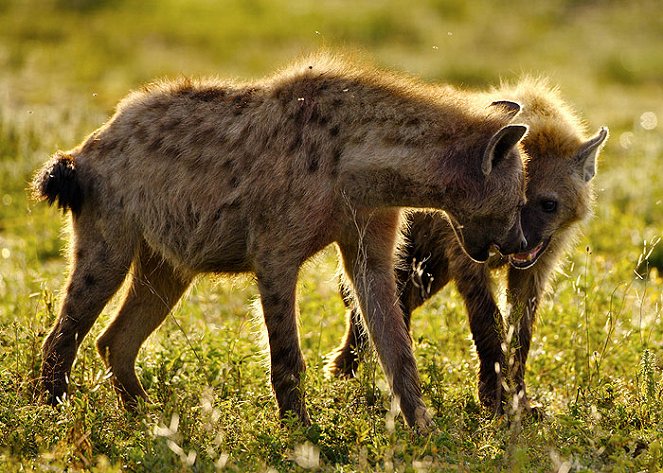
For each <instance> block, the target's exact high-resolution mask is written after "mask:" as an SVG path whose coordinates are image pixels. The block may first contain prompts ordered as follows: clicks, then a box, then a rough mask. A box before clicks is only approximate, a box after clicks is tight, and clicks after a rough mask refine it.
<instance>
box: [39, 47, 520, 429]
mask: <svg viewBox="0 0 663 473" xmlns="http://www.w3.org/2000/svg"><path fill="white" fill-rule="evenodd" d="M512 118H513V117H512V115H511V114H508V113H505V111H504V110H502V109H501V108H500V107H489V106H485V105H479V104H477V103H475V102H473V101H472V100H469V99H468V97H467V96H466V95H465V94H462V93H459V92H456V91H454V90H452V89H449V90H447V91H443V90H442V89H438V88H435V87H431V86H429V85H425V84H422V83H420V82H418V81H417V80H415V79H412V78H409V77H404V76H402V75H399V74H394V73H386V72H384V71H379V70H377V69H375V68H373V67H370V66H361V65H356V64H354V63H352V62H351V61H348V60H344V59H340V58H337V57H334V56H331V55H328V54H323V55H319V56H314V57H309V58H306V59H304V60H303V61H300V62H298V63H296V64H295V65H293V66H291V67H289V68H287V69H285V70H283V71H281V72H279V73H277V74H276V75H274V76H272V77H269V78H267V79H264V80H260V81H256V82H250V83H231V82H225V81H221V80H178V81H174V82H158V83H154V84H151V85H149V86H147V87H145V88H143V89H142V90H139V91H136V92H133V93H132V94H130V95H129V96H128V97H127V98H126V99H124V100H123V101H122V102H120V104H119V105H118V108H117V112H116V113H115V115H114V116H113V117H112V118H111V119H110V120H109V121H108V123H106V124H105V125H104V126H102V127H101V128H99V129H98V130H97V131H95V132H94V133H92V134H91V135H90V137H88V139H87V140H85V141H84V142H83V143H82V144H81V145H80V146H78V147H77V148H75V149H73V150H71V151H68V152H58V153H56V154H55V156H54V157H53V159H52V160H51V161H50V162H49V163H47V164H46V166H45V168H44V170H42V171H41V172H40V173H38V175H37V177H36V180H35V189H36V192H37V194H38V195H39V196H41V197H43V198H46V199H49V200H50V201H58V202H59V203H60V204H62V206H64V207H65V208H67V207H69V208H71V209H72V210H74V212H73V251H72V269H71V275H70V278H69V282H68V283H67V288H66V296H65V300H64V303H63V305H62V309H61V311H60V315H59V317H58V320H57V321H56V323H55V326H54V327H53V329H52V331H51V333H50V334H49V336H48V337H47V339H46V341H45V343H44V348H43V355H44V356H43V360H44V361H43V367H42V380H43V383H44V387H45V390H46V393H47V400H48V402H51V403H57V401H58V399H59V398H61V397H62V396H63V395H64V393H65V392H66V390H67V381H66V380H67V379H68V374H69V372H70V370H71V366H72V363H73V360H74V358H75V355H76V350H77V348H78V346H79V344H80V343H81V341H82V340H83V338H84V336H85V335H86V334H87V333H88V331H89V329H90V327H91V326H92V324H93V323H94V321H95V320H96V318H97V316H98V315H99V312H100V311H101V310H102V309H103V307H104V306H105V304H106V302H107V301H108V300H109V299H110V297H112V296H113V294H115V293H116V291H117V290H118V288H119V287H120V286H121V284H122V282H123V280H124V279H125V276H126V275H127V274H128V273H129V270H130V268H131V267H133V270H132V271H131V275H130V278H131V286H130V289H129V290H128V292H127V295H126V297H125V301H124V304H123V306H122V308H121V309H120V311H119V313H118V315H117V316H116V318H115V319H114V320H113V322H112V323H111V324H110V326H109V327H108V328H107V329H106V330H105V331H104V333H103V334H102V335H101V337H100V338H99V339H98V341H97V347H98V349H99V352H100V353H101V355H102V357H103V358H104V360H105V362H106V363H107V365H108V367H109V368H110V370H111V371H112V373H113V379H114V382H115V385H116V387H117V389H118V391H119V393H120V394H121V396H122V398H123V400H124V401H125V403H126V404H127V405H129V406H130V405H132V404H133V403H134V402H135V400H136V399H137V398H140V397H143V398H146V393H145V391H144V390H143V388H142V386H141V384H140V382H139V380H138V378H137V377H136V374H135V372H134V364H135V359H136V355H137V353H138V351H139V348H140V346H141V345H142V343H143V342H144V340H145V339H146V338H147V337H148V336H149V334H150V333H152V331H154V330H155V329H156V328H157V327H158V326H159V325H160V324H161V322H162V321H163V320H164V318H165V317H166V315H167V314H168V312H169V311H170V309H171V308H172V306H173V305H174V304H175V303H176V302H177V300H178V299H179V298H180V296H181V295H182V293H183V292H184V291H185V290H186V288H187V286H188V285H189V284H190V282H191V280H192V278H193V277H194V276H195V275H197V274H199V273H206V272H211V273H228V274H232V273H241V272H252V273H254V274H255V276H256V279H257V283H258V287H259V290H260V296H261V304H262V308H263V314H264V319H265V323H266V326H267V332H268V336H269V343H270V357H271V380H272V384H273V387H274V391H275V394H276V398H277V401H278V405H279V409H280V413H281V415H282V416H285V415H287V414H288V413H293V414H295V415H296V416H298V417H299V418H300V419H301V420H302V421H303V422H308V420H309V419H308V414H307V411H306V408H305V403H304V394H303V389H302V386H301V385H300V384H301V383H300V380H301V379H302V377H301V376H302V373H303V372H304V371H305V369H306V365H305V363H304V359H303V356H302V353H301V350H300V348H299V335H298V329H297V322H296V312H297V308H296V300H295V288H296V281H297V275H298V270H299V267H300V266H301V264H302V263H303V262H304V261H305V260H306V259H308V258H309V257H310V256H312V255H313V254H315V253H316V252H318V251H319V250H321V249H322V248H324V247H325V246H327V245H329V244H330V243H332V242H336V243H337V245H338V247H339V250H340V254H341V256H342V259H343V264H344V268H345V271H346V274H347V277H348V280H349V281H351V284H352V289H353V291H354V292H355V293H356V296H357V298H358V300H359V304H360V307H361V308H362V312H363V314H364V317H365V319H366V322H367V326H368V329H369V334H370V336H371V338H372V340H373V341H374V343H375V345H376V346H377V350H378V353H379V357H380V360H381V364H382V366H383V368H384V371H385V373H386V376H387V379H388V381H389V383H390V385H391V387H392V389H393V392H394V395H395V396H396V398H397V399H398V400H399V402H400V407H401V409H402V412H403V414H404V416H405V418H406V420H407V422H408V423H409V424H410V425H412V426H419V427H421V428H425V427H426V426H427V425H428V423H429V418H428V416H427V414H426V409H425V407H424V404H423V401H422V400H421V390H420V386H419V377H418V374H417V369H416V366H415V362H414V357H413V355H412V351H411V346H410V339H409V335H408V333H407V330H406V327H405V324H404V323H403V316H402V313H401V310H400V309H399V307H398V304H397V303H396V283H395V278H394V275H393V271H392V270H391V268H392V267H393V264H394V262H393V254H394V246H395V241H396V238H397V234H398V232H397V229H398V227H399V221H400V211H399V209H398V207H401V206H416V207H433V208H440V209H444V210H447V211H449V212H450V213H452V214H453V215H455V216H457V218H458V220H459V221H460V223H461V224H464V222H465V221H467V222H470V223H472V224H475V225H481V224H482V219H483V220H485V221H489V222H490V225H492V227H491V228H492V229H493V230H492V233H491V234H487V235H485V238H484V239H482V240H480V241H479V240H476V239H473V240H472V241H473V242H474V243H473V244H474V245H475V247H468V248H467V251H468V253H470V254H472V253H477V251H478V250H482V249H483V248H484V247H487V246H488V245H489V244H490V243H492V242H496V243H499V244H504V245H509V244H510V242H509V241H504V240H505V239H506V237H507V236H508V235H509V231H510V229H512V228H515V229H516V230H517V232H516V233H517V234H519V235H520V238H521V239H522V231H521V230H520V225H519V223H518V224H517V225H516V224H514V222H518V219H517V207H518V204H519V203H520V202H522V201H523V199H524V195H523V189H524V183H523V171H522V164H521V157H520V155H519V151H518V148H517V146H516V145H517V142H518V140H519V139H520V137H521V136H522V133H523V132H524V130H525V127H523V126H517V125H510V124H509V123H510V122H511V120H512ZM505 131H506V133H505ZM503 134H504V136H505V140H507V141H506V143H507V146H499V147H497V148H496V149H499V150H500V152H497V151H495V152H494V153H493V152H487V149H488V143H489V142H490V141H491V140H492V139H493V137H494V136H502V135H503ZM500 139H501V138H500ZM486 163H488V164H490V165H491V167H492V171H491V172H490V173H489V174H488V175H484V173H483V172H482V171H481V169H482V166H484V167H485V165H486ZM63 167H66V169H63ZM52 176H62V177H63V178H62V179H59V180H58V181H57V186H55V187H54V186H53V182H52V179H53V177H52ZM72 188H76V189H78V190H79V191H80V192H76V193H71V192H69V193H68V190H69V189H72ZM45 189H49V191H48V192H45V191H44V190H45ZM63 196H67V197H64V198H63ZM497 196H499V198H500V199H501V202H500V205H492V204H491V206H489V208H490V210H489V211H488V212H486V206H485V205H484V204H483V201H484V199H485V200H487V201H488V202H490V203H494V201H495V199H496V198H497ZM58 199H59V200H58ZM477 217H480V218H477ZM496 222H497V223H496ZM470 223H468V224H467V225H465V229H467V228H469V227H470ZM516 236H517V235H516ZM518 241H519V240H518Z"/></svg>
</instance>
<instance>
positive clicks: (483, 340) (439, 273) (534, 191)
mask: <svg viewBox="0 0 663 473" xmlns="http://www.w3.org/2000/svg"><path fill="white" fill-rule="evenodd" d="M505 97H506V98H509V99H512V100H517V101H519V102H520V103H522V105H523V112H522V114H521V116H520V119H522V120H523V121H524V122H525V123H526V124H527V125H529V127H530V128H529V133H528V134H527V136H526V137H525V138H524V139H523V146H524V148H525V150H526V152H527V155H528V156H529V161H528V163H527V192H526V195H527V203H526V205H525V206H524V207H523V209H522V213H521V219H522V226H523V231H524V233H525V237H526V239H527V248H525V249H524V251H520V252H518V253H517V254H513V255H511V256H510V257H508V258H507V257H499V256H495V257H493V258H492V259H490V260H489V262H488V264H485V265H481V264H477V263H475V262H473V261H472V260H470V259H469V258H467V257H466V256H465V254H463V252H462V251H460V248H459V246H458V242H457V241H456V238H455V237H454V232H453V230H452V228H451V227H450V225H449V223H448V221H447V220H446V219H445V218H444V217H443V216H442V215H441V214H440V213H439V212H426V211H413V212H409V213H408V214H407V216H406V218H405V221H406V225H405V226H404V228H403V233H404V239H403V241H404V243H403V245H402V246H401V248H400V254H399V256H398V261H397V265H396V277H397V283H398V294H399V298H400V303H401V307H402V309H403V312H404V316H405V323H406V325H407V326H408V328H409V326H410V315H411V313H412V311H413V310H414V309H416V308H417V307H419V306H420V305H422V304H423V303H424V302H425V301H426V300H428V299H429V298H430V297H432V296H433V295H434V294H435V293H437V292H438V291H439V290H441V289H442V288H443V287H444V286H446V284H447V283H448V282H449V281H451V280H453V281H454V282H455V283H456V287H457V288H458V291H459V292H460V294H461V295H462V297H463V299H464V300H465V305H466V307H467V311H468V314H469V321H470V328H471V330H472V336H473V338H474V342H475V346H476V348H477V352H478V355H479V360H480V368H479V397H480V399H481V401H482V403H483V404H484V405H486V406H487V407H489V408H491V409H494V410H496V411H500V410H501V409H502V407H503V404H502V400H504V399H505V394H506V393H505V392H504V390H503V389H502V383H501V376H500V374H501V373H503V372H504V371H505V369H504V368H505V366H504V352H503V349H502V347H501V343H502V342H503V341H504V338H505V337H504V336H503V334H504V333H505V331H508V327H504V326H503V324H504V322H505V320H503V317H502V314H501V313H500V310H499V309H498V306H497V304H496V302H495V298H494V296H493V294H492V281H491V274H490V273H491V269H496V268H502V267H504V266H506V265H507V264H509V263H510V266H509V267H508V270H507V271H506V272H500V273H499V274H500V275H503V276H504V277H505V279H506V281H505V282H506V287H507V296H508V301H509V303H510V307H511V313H510V314H509V315H508V316H507V317H506V323H508V324H513V325H514V327H515V328H517V330H516V331H515V340H514V347H515V369H514V370H512V371H513V373H512V375H513V380H512V381H513V386H512V389H514V390H515V392H517V393H522V394H521V395H522V399H521V401H522V402H521V405H523V406H525V407H526V408H528V406H529V403H528V400H527V398H526V396H525V382H524V372H525V362H526V360H527V354H528V351H529V347H530V341H531V335H532V326H533V322H534V317H535V313H536V309H537V307H538V304H539V302H540V300H541V296H542V294H543V292H544V290H545V288H546V285H547V283H548V280H549V278H550V275H551V273H552V272H553V270H554V268H555V267H556V265H557V263H558V262H559V260H560V258H561V256H562V255H563V253H564V249H565V248H566V247H567V246H568V245H569V243H570V242H571V241H573V239H574V235H575V234H576V233H577V230H578V229H579V226H580V225H579V224H580V223H581V222H582V221H583V220H585V219H586V217H587V216H588V214H589V213H590V209H591V205H592V202H593V194H592V189H591V180H592V178H593V177H594V174H595V170H596V158H597V155H598V153H599V151H600V149H601V147H602V146H603V144H604V142H605V140H606V138H607V136H608V130H607V128H605V127H603V128H601V129H600V130H599V131H598V133H597V134H596V135H594V136H593V137H591V138H587V136H586V134H585V128H584V126H583V125H582V124H581V122H580V120H579V119H578V118H577V116H576V114H575V113H573V112H572V111H571V109H570V108H569V107H568V105H566V104H565V103H564V102H563V101H562V99H561V98H560V97H559V94H558V93H557V91H556V90H554V89H552V88H551V87H550V86H549V85H548V84H547V83H546V82H545V81H541V80H532V79H526V80H523V81H521V82H520V83H518V84H516V85H515V86H507V85H505V86H503V87H501V88H499V89H495V90H493V91H491V92H490V93H481V94H477V95H476V97H475V98H476V100H478V101H480V102H484V103H490V101H491V100H496V99H498V98H505ZM344 300H345V302H346V305H347V306H348V307H352V305H353V302H352V298H351V296H350V294H348V293H347V292H345V293H344ZM348 320H349V324H348V330H347V333H346V336H345V339H344V342H343V344H342V345H341V346H340V347H339V349H338V350H337V351H336V352H335V353H334V354H333V355H332V358H331V361H330V364H329V367H328V368H329V370H330V371H331V372H332V373H333V374H335V375H337V376H344V377H351V376H354V372H355V370H356V369H357V368H358V364H359V359H360V358H359V353H360V351H361V347H362V346H365V344H366V335H365V333H364V332H363V330H361V327H360V320H359V315H358V313H357V310H356V309H350V311H349V317H348ZM496 363H498V364H499V365H500V369H499V370H496Z"/></svg>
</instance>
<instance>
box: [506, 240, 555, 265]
mask: <svg viewBox="0 0 663 473" xmlns="http://www.w3.org/2000/svg"><path fill="white" fill-rule="evenodd" d="M549 242H550V239H548V240H544V241H542V242H541V243H539V244H538V245H536V247H534V248H533V249H532V250H530V251H526V252H523V253H515V254H512V255H509V262H510V263H511V266H513V267H514V268H518V269H527V268H529V267H530V266H532V265H534V263H536V261H537V260H538V259H539V257H540V256H541V255H542V254H543V252H544V251H546V248H547V247H548V243H549Z"/></svg>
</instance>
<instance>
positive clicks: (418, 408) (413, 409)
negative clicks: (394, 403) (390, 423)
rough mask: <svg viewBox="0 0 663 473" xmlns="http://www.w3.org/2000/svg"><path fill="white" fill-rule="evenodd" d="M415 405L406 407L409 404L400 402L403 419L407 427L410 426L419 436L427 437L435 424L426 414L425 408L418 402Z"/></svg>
mask: <svg viewBox="0 0 663 473" xmlns="http://www.w3.org/2000/svg"><path fill="white" fill-rule="evenodd" d="M415 403H416V405H413V406H408V404H409V403H407V402H403V401H402V400H401V402H400V404H401V410H402V412H403V417H405V421H406V422H407V424H408V425H409V426H411V427H412V428H413V429H414V430H415V431H416V432H417V434H419V435H427V434H429V433H431V432H432V431H433V429H434V428H435V423H434V422H433V419H432V418H431V416H430V414H429V413H428V409H426V406H425V405H424V404H423V403H421V402H420V401H418V402H415Z"/></svg>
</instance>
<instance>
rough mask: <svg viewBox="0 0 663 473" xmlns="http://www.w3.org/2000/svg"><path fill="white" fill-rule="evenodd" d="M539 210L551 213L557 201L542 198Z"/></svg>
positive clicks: (555, 207) (555, 208)
mask: <svg viewBox="0 0 663 473" xmlns="http://www.w3.org/2000/svg"><path fill="white" fill-rule="evenodd" d="M541 210H543V211H544V212H546V213H553V212H554V211H555V210H557V201H556V200H542V201H541Z"/></svg>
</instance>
